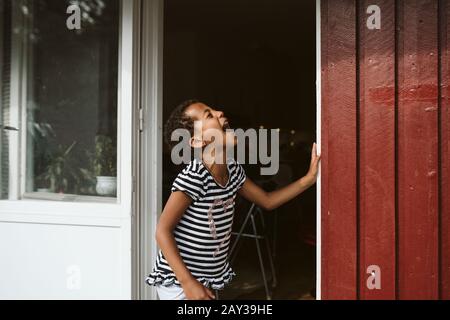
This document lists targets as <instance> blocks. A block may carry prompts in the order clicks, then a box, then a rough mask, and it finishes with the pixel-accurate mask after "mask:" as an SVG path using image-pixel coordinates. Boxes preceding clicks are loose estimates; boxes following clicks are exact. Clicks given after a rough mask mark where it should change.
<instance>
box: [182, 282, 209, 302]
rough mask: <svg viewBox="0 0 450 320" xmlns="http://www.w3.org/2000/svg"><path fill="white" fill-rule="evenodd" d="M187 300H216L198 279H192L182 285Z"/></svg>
mask: <svg viewBox="0 0 450 320" xmlns="http://www.w3.org/2000/svg"><path fill="white" fill-rule="evenodd" d="M182 287H183V291H184V295H185V296H186V299H187V300H214V299H215V298H216V296H215V295H214V293H213V292H212V291H211V290H210V289H208V288H206V287H205V286H204V285H203V284H201V283H200V282H199V281H197V279H194V278H193V279H190V280H189V281H188V282H186V283H185V284H184V285H182Z"/></svg>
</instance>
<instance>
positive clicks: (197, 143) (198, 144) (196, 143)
mask: <svg viewBox="0 0 450 320" xmlns="http://www.w3.org/2000/svg"><path fill="white" fill-rule="evenodd" d="M189 144H190V146H191V147H192V148H203V147H204V146H205V145H206V143H205V141H203V140H201V139H198V138H195V137H192V138H191V139H190V140H189Z"/></svg>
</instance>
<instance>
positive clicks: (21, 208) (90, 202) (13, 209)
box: [0, 0, 136, 225]
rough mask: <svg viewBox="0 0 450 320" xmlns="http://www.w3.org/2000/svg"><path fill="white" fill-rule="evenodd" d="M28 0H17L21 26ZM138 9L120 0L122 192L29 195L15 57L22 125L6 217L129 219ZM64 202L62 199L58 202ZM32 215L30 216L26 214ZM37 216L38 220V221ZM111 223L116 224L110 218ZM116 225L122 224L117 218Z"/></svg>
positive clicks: (14, 67) (20, 105)
mask: <svg viewBox="0 0 450 320" xmlns="http://www.w3.org/2000/svg"><path fill="white" fill-rule="evenodd" d="M26 1H27V0H17V1H14V2H13V9H12V10H13V12H12V16H13V23H14V25H13V27H12V29H14V27H15V26H17V25H18V24H21V26H23V24H22V20H21V19H22V13H21V10H20V8H21V6H22V5H23V4H24V3H25V2H26ZM135 15H136V12H135V10H134V9H133V1H132V0H121V1H120V17H119V39H118V41H119V54H118V57H119V59H118V86H117V87H118V92H117V93H118V104H117V135H118V136H117V196H116V197H114V198H110V197H96V196H87V195H73V194H66V195H65V196H63V195H58V194H53V195H52V194H45V196H44V195H43V194H42V193H40V194H39V193H37V192H32V193H25V192H24V191H25V190H26V189H25V186H26V185H25V184H26V175H25V172H26V157H25V154H26V153H25V152H26V145H27V144H26V135H27V130H26V128H25V127H24V124H25V125H26V112H27V108H26V94H27V90H26V81H27V77H26V74H25V76H24V72H26V70H24V69H25V68H22V66H23V59H25V58H26V57H23V56H21V58H20V59H13V61H11V104H10V106H11V109H10V114H11V118H10V123H9V125H10V126H13V127H17V128H20V129H21V131H19V133H17V132H12V134H10V144H9V148H10V150H9V151H10V152H9V156H10V167H9V170H10V174H9V197H8V199H4V200H0V203H1V210H0V214H1V217H3V219H2V220H5V219H6V220H8V219H16V218H17V214H19V215H22V216H23V218H24V219H25V220H26V219H29V217H34V218H35V219H36V221H39V222H40V221H48V219H49V217H51V216H58V217H62V218H64V217H65V216H72V215H76V216H77V217H80V218H83V217H99V218H108V217H125V216H127V217H129V216H130V214H131V204H132V203H131V201H132V191H133V190H132V145H133V144H132V130H133V129H134V126H133V122H132V116H133V115H132V113H133V84H134V82H135V79H134V75H133V72H132V71H133V45H134V43H133V21H134V19H135ZM22 37H23V33H22V32H20V33H13V35H12V40H11V41H12V54H13V56H14V55H16V56H20V53H22V52H25V51H24V48H23V46H22V45H21V44H22V43H23V42H24V41H22V40H23V39H22ZM58 200H59V201H58ZM25 217H27V218H25ZM34 218H33V219H34ZM107 224H108V225H110V224H111V222H107ZM113 224H116V225H117V224H118V222H114V223H113Z"/></svg>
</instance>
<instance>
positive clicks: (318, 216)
mask: <svg viewBox="0 0 450 320" xmlns="http://www.w3.org/2000/svg"><path fill="white" fill-rule="evenodd" d="M321 29H322V28H321V6H320V0H316V138H317V139H316V140H317V152H318V153H320V152H321V146H322V72H321V70H322V43H321V39H322V38H321ZM321 190H322V180H321V170H319V175H318V177H317V184H316V299H317V300H321V299H322V294H321V292H322V291H321V286H322V281H321V280H322V273H321V270H322V251H321V249H322V192H321Z"/></svg>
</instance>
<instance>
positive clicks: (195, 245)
mask: <svg viewBox="0 0 450 320" xmlns="http://www.w3.org/2000/svg"><path fill="white" fill-rule="evenodd" d="M227 167H228V173H229V175H228V177H229V179H228V182H227V184H226V185H224V186H222V185H220V184H219V183H217V182H216V181H215V179H214V177H213V176H212V175H211V173H210V172H209V171H208V169H207V168H206V167H205V165H204V164H203V163H202V162H201V161H200V160H197V159H194V160H192V161H191V162H190V163H189V164H188V165H187V166H186V167H185V168H184V169H183V170H182V171H181V172H180V173H179V174H178V176H177V177H176V179H175V181H174V182H173V185H172V189H171V191H172V192H174V191H181V192H184V193H186V194H187V195H188V196H189V197H190V198H191V199H192V203H191V205H190V206H189V207H188V209H187V210H186V212H185V213H184V214H183V216H182V217H181V219H180V220H179V222H178V224H177V226H176V227H175V229H174V237H175V241H176V243H177V247H178V249H179V252H180V255H181V258H182V259H183V261H184V263H185V265H186V267H187V268H188V269H189V271H190V272H191V273H192V275H193V276H194V277H195V278H196V279H197V280H198V281H199V282H201V283H202V284H203V285H204V286H205V287H208V288H212V289H223V288H224V286H225V285H226V284H227V283H229V282H230V281H231V279H232V278H233V276H235V275H236V274H235V273H234V271H233V270H232V268H231V266H230V265H229V262H228V249H229V245H230V240H231V230H232V229H231V228H232V224H233V216H234V203H235V198H236V194H237V191H238V190H239V189H240V188H241V187H242V185H243V183H244V181H245V178H246V175H245V172H244V169H243V168H242V166H241V165H240V164H239V163H238V162H236V161H235V160H233V159H230V160H228V161H227ZM145 281H146V283H147V284H149V285H163V286H169V285H172V284H175V285H177V286H180V282H179V281H178V279H177V278H176V276H175V274H174V272H173V271H172V269H171V268H170V266H169V264H168V262H167V260H166V259H165V257H164V254H163V253H162V251H161V250H159V252H158V256H157V259H156V261H155V264H154V267H153V271H152V272H151V273H150V274H149V275H148V276H147V278H146V280H145Z"/></svg>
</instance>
